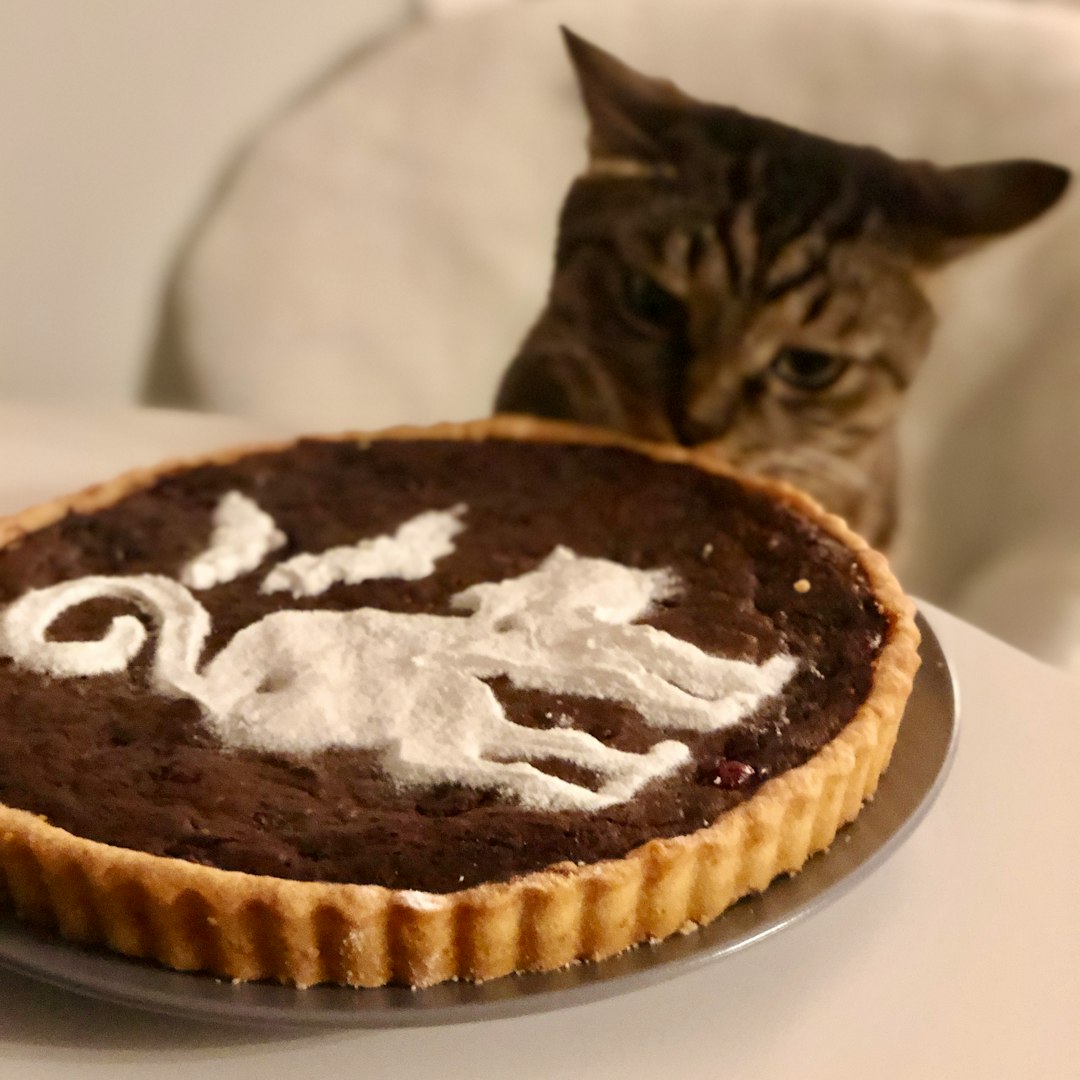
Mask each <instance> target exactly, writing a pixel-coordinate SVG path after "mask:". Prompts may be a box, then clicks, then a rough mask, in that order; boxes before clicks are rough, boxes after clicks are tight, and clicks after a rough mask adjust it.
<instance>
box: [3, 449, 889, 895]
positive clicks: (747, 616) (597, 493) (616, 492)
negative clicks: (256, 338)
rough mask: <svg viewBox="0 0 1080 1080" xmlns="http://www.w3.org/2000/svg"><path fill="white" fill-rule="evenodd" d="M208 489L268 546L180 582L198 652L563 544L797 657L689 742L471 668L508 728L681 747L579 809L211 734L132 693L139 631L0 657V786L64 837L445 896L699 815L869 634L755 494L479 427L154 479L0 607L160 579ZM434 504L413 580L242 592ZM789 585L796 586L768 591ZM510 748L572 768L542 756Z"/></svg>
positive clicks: (799, 747) (32, 539)
mask: <svg viewBox="0 0 1080 1080" xmlns="http://www.w3.org/2000/svg"><path fill="white" fill-rule="evenodd" d="M230 490H239V491H242V492H244V493H246V494H248V495H250V496H251V497H252V498H254V499H255V500H256V501H257V502H258V503H259V505H260V506H262V507H263V508H264V509H265V510H267V511H268V512H269V513H270V514H271V515H272V516H273V517H274V518H275V520H276V521H277V522H278V524H279V525H280V526H281V528H282V529H284V530H285V532H286V533H287V535H288V538H289V544H288V547H286V548H284V549H282V550H280V551H277V552H275V553H274V554H273V556H271V557H270V558H269V559H268V560H267V562H266V563H265V564H264V566H263V567H262V568H260V570H259V571H255V572H253V573H251V574H248V575H245V576H244V577H241V578H239V579H238V580H236V581H234V582H231V583H228V584H226V585H221V586H218V587H216V588H213V589H210V590H206V591H202V592H199V593H198V596H199V599H200V601H201V602H202V603H203V604H204V605H205V607H206V608H207V610H208V611H209V612H210V614H211V617H212V620H213V628H214V629H213V635H212V637H211V640H210V642H209V645H208V655H209V653H211V652H213V651H216V650H218V649H220V648H221V647H222V646H223V645H224V644H225V643H226V642H227V641H228V640H230V639H231V637H232V636H233V635H234V634H235V633H236V632H237V631H238V630H240V629H241V628H242V627H244V626H246V625H248V624H249V623H251V622H254V621H256V620H258V619H259V618H261V617H262V616H264V615H266V614H268V613H270V612H272V611H275V610H280V609H281V608H283V607H289V608H319V609H332V610H345V609H353V608H358V607H363V606H373V607H378V608H384V609H386V610H390V611H399V612H434V613H438V614H452V610H451V608H450V605H449V600H450V597H451V596H452V595H453V594H455V593H456V592H458V591H460V590H461V589H463V588H465V587H467V586H469V585H472V584H474V583H477V582H483V581H499V580H502V579H504V578H508V577H514V576H517V575H519V574H522V573H524V572H526V571H528V570H531V569H533V568H534V567H535V566H536V565H537V564H538V563H539V562H540V561H541V560H542V559H543V558H544V557H545V556H547V555H548V554H549V553H550V552H551V550H552V549H553V548H554V547H555V546H556V545H558V544H563V545H566V546H568V547H570V548H572V549H573V550H574V551H576V552H577V553H578V554H581V555H589V556H602V557H605V558H608V559H613V560H615V561H618V562H621V563H624V564H626V565H629V566H635V567H640V568H652V567H670V568H671V569H673V570H674V571H675V573H676V574H677V575H678V576H679V578H680V579H681V581H682V583H683V588H682V589H681V591H680V592H679V593H678V594H677V595H675V596H673V597H671V598H670V599H668V600H665V601H664V602H663V604H662V606H661V607H660V608H659V609H658V610H657V611H656V612H655V613H654V614H653V615H652V616H651V617H650V618H649V619H647V620H646V621H648V622H650V623H651V624H653V625H654V626H657V627H660V628H662V629H664V630H666V631H668V632H669V633H672V634H675V635H677V636H678V637H681V638H685V639H686V640H688V641H691V642H693V643H694V644H696V645H698V646H700V647H701V648H703V649H706V650H708V651H709V652H712V653H715V654H721V655H726V656H731V657H737V658H740V659H749V660H754V661H760V660H765V659H767V658H768V657H770V656H772V655H773V654H774V653H776V652H778V651H786V652H790V653H791V654H792V655H794V656H796V657H798V658H799V661H800V666H799V670H798V672H797V674H796V675H795V676H794V678H793V679H792V681H791V683H789V685H788V688H787V690H786V691H785V693H784V695H783V696H782V698H781V699H780V700H774V701H772V702H770V703H768V704H767V705H766V706H764V707H763V708H762V709H760V710H759V711H758V713H757V714H756V715H755V716H753V717H752V718H750V719H749V720H747V721H744V722H743V723H741V724H739V725H738V726H736V727H734V728H730V729H728V730H725V731H721V732H717V733H713V734H700V733H687V732H670V731H667V732H660V731H657V730H656V729H654V728H650V727H647V726H646V725H645V724H644V723H642V721H641V720H640V718H639V717H638V716H637V715H636V713H635V712H634V710H633V709H630V708H628V707H626V706H623V705H620V704H618V703H616V702H610V701H599V700H592V699H572V698H564V697H559V696H555V695H550V694H545V693H539V692H534V691H521V690H516V689H515V688H513V687H512V686H510V684H509V682H508V681H507V680H496V681H495V682H494V683H493V684H492V685H493V688H494V689H495V691H496V693H497V694H498V696H499V698H500V699H501V700H502V702H503V703H504V705H505V707H506V709H507V714H508V716H509V717H510V718H511V719H512V720H514V721H515V722H517V723H519V724H526V725H529V726H533V727H545V726H550V725H552V724H554V723H557V722H563V723H565V722H566V721H565V719H562V720H561V721H560V718H565V717H569V718H570V720H571V722H572V723H573V725H574V726H575V727H578V728H581V729H582V730H585V731H588V732H591V733H592V734H593V735H595V736H596V737H598V738H600V739H602V740H603V741H604V742H606V743H608V744H609V745H611V746H615V747H618V748H620V749H624V750H633V751H642V750H644V749H647V748H648V747H649V746H651V745H652V744H653V743H655V742H657V741H659V740H660V739H664V738H673V737H674V738H680V739H682V740H683V741H684V742H686V743H687V744H688V745H689V746H690V747H691V750H692V753H693V763H692V764H690V765H688V766H686V767H684V768H683V770H682V771H681V772H680V773H678V774H676V775H675V776H673V777H669V778H667V779H664V780H661V781H655V782H653V783H652V784H651V785H649V786H648V787H647V788H645V789H644V790H643V791H642V792H640V793H639V794H638V795H637V796H636V797H634V798H633V799H632V800H630V801H628V802H626V803H623V804H620V805H616V806H613V807H610V808H608V809H605V810H602V811H599V812H592V813H586V812H579V811H560V812H551V811H547V812H544V811H533V810H524V809H522V808H521V807H520V806H517V805H515V804H514V803H513V801H512V800H510V799H507V798H505V797H502V796H499V795H498V794H496V793H494V792H491V791H480V790H471V789H467V788H462V787H458V786H454V785H444V786H442V787H439V788H434V789H426V790H403V789H401V788H400V787H396V786H394V785H393V784H392V783H391V782H389V781H388V780H387V779H386V777H385V776H384V775H383V774H382V773H381V771H380V769H379V767H378V764H377V762H376V760H375V757H374V755H373V754H372V753H371V752H366V751H356V750H349V749H331V750H327V751H324V752H321V753H318V754H313V755H309V756H303V757H301V756H290V755H284V754H269V753H256V752H252V751H234V750H224V749H222V748H220V747H219V746H218V745H216V744H215V741H214V738H213V736H212V735H211V734H210V733H209V732H208V730H207V729H206V727H205V726H204V725H203V723H202V720H201V717H200V712H199V708H198V706H197V705H195V704H194V703H192V702H190V701H169V700H166V699H165V698H163V697H161V696H158V695H156V694H154V693H152V692H151V691H150V690H149V689H148V688H147V672H146V663H147V659H148V656H149V652H150V648H151V646H148V647H147V648H146V649H145V650H144V654H143V656H141V657H140V658H139V660H137V661H136V662H135V663H134V664H133V665H132V666H131V668H130V670H129V671H127V672H124V673H122V674H119V675H106V676H93V677H85V678H62V679H53V678H49V677H46V676H41V675H36V674H34V673H32V672H28V671H25V670H23V669H20V668H18V667H17V666H16V665H15V664H13V663H12V662H11V661H10V660H7V659H3V660H0V717H2V718H3V719H2V728H0V801H2V802H3V803H6V804H7V805H9V806H13V807H19V808H21V809H25V810H30V811H33V812H34V813H38V814H42V815H44V816H45V817H46V818H47V819H48V820H49V821H50V822H51V823H52V824H54V825H57V826H59V827H61V828H63V829H67V830H68V831H70V832H72V833H75V834H77V835H79V836H83V837H87V838H89V839H93V840H99V841H103V842H105V843H109V844H115V845H118V846H121V847H127V848H134V849H137V850H140V851H147V852H151V853H153V854H155V855H164V856H172V857H175V858H180V859H187V860H190V861H193V862H198V863H205V864H207V865H211V866H217V867H221V868H223V869H227V870H243V871H247V872H249V873H255V874H269V875H273V876H276V877H284V878H294V879H298V880H305V881H343V882H368V883H374V884H379V885H386V886H390V887H393V888H411V889H422V890H428V891H432V892H447V891H452V890H454V889H457V888H462V887H466V886H470V885H474V884H477V883H479V882H483V881H498V880H505V879H507V878H510V877H512V876H514V875H516V874H520V873H524V872H527V871H531V870H537V869H540V868H542V867H545V866H549V865H551V864H554V863H558V862H561V861H563V860H571V861H574V862H593V861H596V860H598V859H603V858H611V857H620V856H623V855H625V854H626V853H627V852H629V851H630V850H632V849H633V848H635V847H637V846H638V845H640V844H642V843H643V842H645V841H647V840H649V839H651V838H653V837H666V836H675V835H679V834H683V833H688V832H692V831H694V830H695V829H697V828H699V827H701V826H702V825H704V824H706V823H709V822H711V821H713V820H715V819H716V817H717V816H718V815H719V814H721V813H723V812H724V811H725V810H726V809H728V808H729V807H731V806H733V805H735V804H736V803H738V802H739V801H741V800H743V799H745V798H747V797H748V796H749V795H751V794H752V793H753V792H754V791H755V790H756V788H757V787H758V786H760V784H761V783H762V782H763V781H764V780H765V779H767V778H768V777H770V776H775V775H776V774H778V773H781V772H783V771H785V770H787V769H790V768H793V767H794V766H797V765H799V764H801V763H802V762H804V761H806V760H807V759H808V758H809V757H811V756H812V755H813V754H814V753H815V752H816V751H817V750H818V749H820V748H821V747H822V746H823V745H824V744H825V743H827V742H828V741H829V740H830V739H832V738H833V737H834V736H836V735H837V734H838V733H839V731H840V730H841V729H842V728H843V727H844V725H845V724H846V723H848V722H849V721H850V720H851V718H852V716H853V715H854V713H855V711H856V709H857V708H858V706H859V705H860V704H861V702H862V701H863V700H864V699H865V697H866V695H867V693H868V691H869V687H870V680H871V668H872V661H873V658H874V656H875V655H876V654H877V651H878V649H879V648H880V642H881V641H882V639H883V637H884V635H885V633H886V630H887V618H886V616H885V615H883V614H882V613H881V611H880V610H879V608H878V606H877V604H876V602H875V600H874V598H873V596H872V594H871V591H870V589H869V586H868V584H867V581H866V579H865V575H864V574H863V572H862V570H861V568H860V567H859V566H858V565H857V563H856V561H855V559H854V557H853V555H852V553H851V552H850V551H849V550H848V549H847V548H845V547H844V546H842V545H841V544H839V543H838V542H836V541H835V540H833V539H832V538H830V537H829V536H828V535H826V534H825V533H824V532H822V531H821V530H820V529H819V528H817V527H816V526H814V525H811V524H809V523H807V522H805V521H803V520H802V519H800V518H798V517H796V516H795V515H793V514H792V513H790V512H789V511H787V510H785V509H784V508H782V507H780V506H778V505H777V504H775V503H774V502H773V501H772V500H770V499H769V498H767V497H765V496H763V495H761V494H758V493H755V492H749V491H746V490H745V489H743V488H742V487H741V486H740V485H738V484H737V483H735V482H733V481H731V480H728V479H726V478H723V477H717V476H711V475H707V474H705V473H702V472H700V471H698V470H696V469H692V468H687V467H682V466H677V465H671V464H662V463H658V462H655V461H652V460H650V459H647V458H644V457H642V456H640V455H638V454H635V453H632V452H629V451H625V450H621V449H614V448H610V447H592V446H565V445H552V444H543V443H515V442H503V441H493V442H486V443H467V442H461V443H459V442H442V441H440V442H427V441H416V442H394V441H387V442H375V443H372V444H370V445H369V446H360V445H356V444H353V443H344V442H342V443H324V442H315V441H311V442H303V443H300V444H299V445H298V446H297V447H295V448H293V449H290V450H287V451H284V452H276V453H266V454H256V455H253V456H250V457H248V458H245V459H243V460H242V461H239V462H236V463H234V464H230V465H227V466H206V467H201V468H197V469H192V470H188V471H183V472H177V473H175V474H172V475H168V476H165V477H163V478H162V479H160V480H159V481H158V482H157V483H156V484H154V485H153V486H152V487H151V488H148V489H147V490H145V491H140V492H137V493H135V494H133V495H130V496H128V497H127V498H125V499H123V500H121V501H120V502H119V503H117V504H116V505H114V506H112V507H109V508H107V509H105V510H101V511H99V512H96V513H93V514H69V515H68V516H67V517H65V518H64V519H62V520H61V521H59V522H57V523H56V524H54V525H51V526H49V527H47V528H45V529H42V530H40V531H38V532H35V533H32V534H30V535H29V536H27V537H25V538H23V539H21V540H19V541H17V542H15V543H13V544H11V545H9V546H8V547H7V548H6V549H4V550H3V551H0V604H6V603H9V602H10V601H12V600H14V599H16V598H17V597H19V596H20V595H22V594H23V593H24V592H25V591H26V590H27V589H30V588H36V587H42V586H46V585H51V584H53V583H55V582H59V581H64V580H69V579H72V578H78V577H82V576H85V575H89V574H139V573H159V574H167V575H170V576H174V577H175V576H178V574H179V570H180V567H181V566H182V565H183V564H184V563H185V562H187V561H188V560H189V559H190V558H192V557H193V556H194V555H196V554H197V553H198V552H199V551H201V550H202V549H203V548H204V547H205V546H206V543H207V540H208V537H209V533H210V528H211V522H210V516H211V513H212V511H213V509H214V507H215V505H216V503H217V501H218V499H219V497H220V496H221V495H222V494H224V493H225V492H227V491H230ZM459 502H463V503H465V504H466V505H467V507H468V511H467V513H466V515H465V518H464V521H465V524H466V528H465V530H464V531H463V532H462V533H460V534H459V535H458V536H457V537H456V539H455V543H456V550H455V551H454V552H453V553H452V554H450V555H447V556H445V557H444V558H442V559H440V560H439V561H438V563H437V565H436V570H435V573H434V574H432V575H431V576H429V577H426V578H424V579H422V580H419V581H402V580H398V579H393V580H380V581H368V582H364V583H362V584H360V585H352V586H350V585H336V586H334V587H333V588H331V589H330V590H329V591H327V592H326V593H324V594H322V595H321V596H318V597H314V598H311V599H307V600H294V599H292V598H291V597H290V596H288V594H284V593H275V594H271V595H263V594H261V593H260V592H259V591H258V586H259V583H260V582H261V581H262V578H263V576H265V573H266V571H267V569H268V568H269V566H270V565H272V563H273V562H275V561H277V560H280V559H282V558H287V557H289V556H290V555H292V554H295V553H298V552H302V551H313V552H317V551H321V550H324V549H326V548H329V547H332V546H335V545H339V544H350V543H355V542H356V541H357V540H358V539H361V538H363V537H367V536H376V535H382V534H386V533H391V532H393V531H394V530H395V529H396V528H397V527H398V526H399V525H400V524H401V523H402V522H403V521H405V520H406V519H408V518H409V517H411V516H413V515H415V514H417V513H419V512H421V511H423V510H430V509H444V508H448V507H451V506H453V505H455V504H457V503H459ZM801 580H805V581H807V582H809V583H810V588H809V589H808V590H807V591H805V592H803V591H799V590H797V589H796V588H795V587H794V585H795V583H796V582H798V581H801ZM118 610H122V605H118V604H116V603H115V602H112V601H92V602H89V603H87V604H85V605H83V606H82V607H80V608H78V609H76V610H74V611H71V612H69V613H68V614H67V615H65V616H64V617H63V619H61V620H59V621H58V622H57V623H56V624H55V625H54V627H53V631H52V633H53V636H55V637H66V638H71V639H73V640H75V639H87V638H90V637H94V636H99V635H100V634H101V633H102V631H103V629H104V627H105V626H106V625H107V622H108V620H109V618H111V617H112V616H113V615H114V614H116V613H117V611H118ZM312 722H313V723H317V722H318V718H317V717H315V716H313V717H312ZM534 764H539V765H541V766H542V767H545V768H548V769H550V771H552V772H554V773H557V774H559V775H562V776H564V777H565V778H568V779H572V780H574V781H575V782H581V781H582V779H588V778H587V776H585V777H583V776H582V774H581V772H580V770H578V771H576V772H575V770H574V767H572V766H567V765H565V764H560V763H550V762H549V763H534Z"/></svg>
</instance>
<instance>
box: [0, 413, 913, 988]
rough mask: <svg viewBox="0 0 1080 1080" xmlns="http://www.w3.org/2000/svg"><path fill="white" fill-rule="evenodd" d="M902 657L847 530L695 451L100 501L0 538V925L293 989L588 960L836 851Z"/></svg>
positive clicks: (567, 452) (898, 685)
mask: <svg viewBox="0 0 1080 1080" xmlns="http://www.w3.org/2000/svg"><path fill="white" fill-rule="evenodd" d="M917 645H918V632H917V630H916V629H915V626H914V623H913V621H912V606H911V604H910V602H909V601H908V600H907V599H906V598H905V597H904V596H903V594H902V593H901V591H900V589H899V587H898V585H897V583H896V581H895V580H894V578H893V577H892V575H891V573H890V572H889V570H888V568H887V566H886V563H885V561H884V559H883V558H882V557H881V556H879V555H877V554H876V553H874V552H872V551H870V550H869V549H868V548H867V547H866V545H865V544H864V543H863V542H862V541H861V540H860V539H859V538H858V537H857V536H855V535H854V534H853V533H851V532H850V530H848V529H847V528H846V526H845V525H844V524H843V522H841V521H840V520H839V519H837V518H835V517H832V516H830V515H828V514H826V513H825V512H824V511H822V510H821V509H820V508H819V507H818V506H817V505H816V504H815V503H813V502H812V501H811V500H810V499H808V498H807V497H805V496H804V495H802V494H800V493H799V492H797V491H795V490H793V489H791V488H789V487H786V486H783V485H780V484H775V483H770V482H765V481H761V480H756V479H747V478H745V477H741V476H737V475H735V474H733V473H731V472H730V471H728V470H727V469H725V468H724V467H723V466H722V465H720V464H718V463H717V462H715V461H714V460H712V459H711V458H709V457H707V456H704V455H701V454H699V453H695V452H693V451H689V450H683V449H679V448H673V447H658V446H652V445H645V444H640V443H635V442H631V441H629V440H625V439H621V438H618V437H614V436H611V435H608V434H603V433H598V432H593V431H590V430H586V429H580V428H575V427H571V426H567V425H560V424H551V423H546V422H538V421H534V420H524V419H519V418H511V417H503V418H495V419H492V420H486V421H479V422H476V423H470V424H454V425H442V426H439V427H434V428H428V429H422V430H420V429H395V430H392V431H388V432H384V433H381V434H378V435H348V436H342V437H339V438H335V439H312V440H301V441H300V442H297V443H293V444H288V445H281V446H274V447H256V448H245V449H241V450H234V451H230V452H227V453H223V454H220V455H217V456H215V457H212V458H207V459H202V460H200V461H197V462H184V463H181V464H176V463H173V464H169V465H166V466H162V467H160V468H158V469H152V470H145V471H140V472H136V473H131V474H128V475H127V476H125V477H122V478H120V479H118V480H116V481H113V482H111V483H108V484H105V485H102V486H100V487H97V488H93V489H91V490H89V491H86V492H83V493H81V494H78V495H74V496H71V497H69V498H66V499H61V500H57V501H56V502H53V503H50V504H48V505H46V506H44V507H40V508H37V509H35V510H31V511H27V512H26V513H24V514H21V515H18V516H16V517H15V518H13V519H11V520H10V521H9V522H8V523H6V524H5V525H4V526H3V528H2V532H0V656H2V657H3V659H0V711H2V714H3V717H4V723H3V733H2V734H0V803H2V804H3V805H2V806H0V868H2V872H0V899H2V900H3V901H4V902H5V903H6V904H9V905H11V906H13V907H14V909H15V910H16V911H17V912H18V914H19V915H20V916H21V917H22V918H23V919H26V920H29V921H32V922H36V923H43V924H47V925H54V926H56V927H58V928H59V931H60V932H61V933H62V934H63V935H64V936H65V937H67V938H70V939H72V940H74V941H79V942H87V943H101V944H104V945H107V946H108V947H110V948H112V949H114V950H117V951H119V952H121V953H125V954H127V955H129V956H136V957H148V958H152V959H155V960H158V961H160V962H161V963H163V964H166V965H168V966H169V967H172V968H176V969H180V970H192V971H209V972H213V973H215V974H218V975H224V976H228V977H231V978H234V979H241V980H252V979H272V980H279V981H281V982H284V983H291V984H295V985H297V986H308V985H312V984H314V983H321V982H330V983H339V984H349V985H354V986H381V985H384V984H386V983H399V984H407V985H412V986H418V987H423V986H430V985H432V984H435V983H438V982H441V981H444V980H448V979H468V980H485V979H491V978H495V977H497V976H502V975H507V974H509V973H511V972H523V971H542V970H550V969H554V968H559V967H562V966H564V965H567V964H571V963H574V962H576V961H581V960H599V959H602V958H604V957H608V956H612V955H614V954H616V953H619V952H621V951H623V950H625V949H627V948H630V947H631V946H634V945H637V944H639V943H642V942H646V941H656V940H658V939H662V938H665V937H668V936H669V935H671V934H674V933H677V932H680V931H685V930H687V929H692V928H693V927H695V926H700V925H704V924H706V923H709V922H710V921H712V920H713V919H715V918H716V917H717V916H718V915H720V914H721V913H722V912H723V911H724V910H725V909H726V908H727V907H728V906H729V905H731V904H732V903H734V902H735V901H736V900H738V899H739V898H740V897H742V896H745V895H747V894H748V893H752V892H755V891H757V890H761V889H764V888H766V887H767V886H768V884H769V882H770V881H771V880H772V879H773V878H774V877H776V876H777V875H778V874H782V873H789V872H794V871H796V870H798V869H799V868H800V867H801V866H802V865H803V863H804V862H805V861H806V859H807V858H808V857H809V856H810V855H811V854H813V853H814V852H818V851H822V850H824V849H825V848H827V847H828V846H829V845H830V843H831V842H832V840H833V838H834V837H835V835H836V833H837V830H838V829H840V828H841V826H843V825H844V824H845V823H846V822H849V821H851V820H852V819H853V818H854V817H855V816H856V815H857V814H858V812H859V809H860V807H861V806H862V804H863V802H864V801H865V800H866V799H868V798H869V797H870V796H871V795H872V794H873V793H874V790H875V788H876V786H877V783H878V779H879V777H880V776H881V774H882V772H883V770H884V769H885V767H886V766H887V764H888V761H889V756H890V753H891V751H892V747H893V743H894V741H895V738H896V733H897V728H898V725H899V723H900V719H901V716H902V714H903V711H904V706H905V702H906V700H907V696H908V694H909V691H910V688H911V682H912V678H913V675H914V672H915V670H916V668H917V666H918V656H917Z"/></svg>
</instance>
